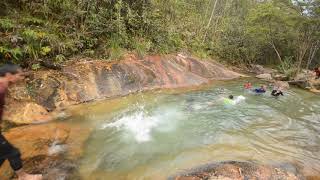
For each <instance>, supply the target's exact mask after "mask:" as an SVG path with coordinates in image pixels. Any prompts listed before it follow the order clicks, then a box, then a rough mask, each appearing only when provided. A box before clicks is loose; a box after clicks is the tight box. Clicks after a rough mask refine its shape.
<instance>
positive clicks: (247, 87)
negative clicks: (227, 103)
mask: <svg viewBox="0 0 320 180" xmlns="http://www.w3.org/2000/svg"><path fill="white" fill-rule="evenodd" d="M243 87H244V89H251V88H252V84H251V82H249V81H247V82H246V83H245V84H244V85H243Z"/></svg>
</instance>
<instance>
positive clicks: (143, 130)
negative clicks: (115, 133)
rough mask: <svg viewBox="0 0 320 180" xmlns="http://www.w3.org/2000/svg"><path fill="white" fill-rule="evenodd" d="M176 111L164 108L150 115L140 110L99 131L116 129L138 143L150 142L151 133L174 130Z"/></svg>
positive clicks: (104, 126)
mask: <svg viewBox="0 0 320 180" xmlns="http://www.w3.org/2000/svg"><path fill="white" fill-rule="evenodd" d="M178 113H179V112H178V111H177V109H172V108H165V109H157V110H156V111H153V112H151V113H148V112H146V111H144V109H143V108H140V109H139V110H138V111H135V112H133V113H131V114H129V115H125V116H122V117H120V118H119V119H118V120H116V121H115V122H112V123H107V124H104V125H103V126H102V128H101V129H106V128H116V129H117V130H124V131H125V132H126V133H127V132H129V133H130V134H132V135H133V137H134V139H135V140H136V141H137V142H139V143H143V142H148V141H150V140H152V132H153V131H155V130H157V131H159V132H167V131H172V130H174V129H175V122H173V120H172V119H177V117H178V116H180V114H178Z"/></svg>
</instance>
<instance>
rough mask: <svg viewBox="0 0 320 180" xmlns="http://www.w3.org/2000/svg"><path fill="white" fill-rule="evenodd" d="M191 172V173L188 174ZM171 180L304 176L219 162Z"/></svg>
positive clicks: (289, 179)
mask: <svg viewBox="0 0 320 180" xmlns="http://www.w3.org/2000/svg"><path fill="white" fill-rule="evenodd" d="M188 171H189V172H188ZM169 179H170V180H173V179H174V180H184V179H186V180H191V179H195V180H198V179H210V180H231V179H233V180H243V179H269V180H278V179H286V180H299V179H303V176H302V175H301V174H299V172H298V171H297V170H296V169H295V168H294V171H292V170H286V169H283V168H279V167H275V166H271V165H261V164H256V163H251V162H235V161H230V162H219V163H213V164H209V165H206V166H202V167H198V168H195V169H193V170H187V171H186V172H184V173H181V174H179V175H174V176H172V177H170V178H169Z"/></svg>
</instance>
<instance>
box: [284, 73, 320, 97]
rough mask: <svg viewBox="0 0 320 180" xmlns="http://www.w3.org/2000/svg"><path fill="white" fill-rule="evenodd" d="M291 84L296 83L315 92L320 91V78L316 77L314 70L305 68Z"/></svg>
mask: <svg viewBox="0 0 320 180" xmlns="http://www.w3.org/2000/svg"><path fill="white" fill-rule="evenodd" d="M289 84H290V85H295V86H298V87H300V88H303V89H307V90H310V91H311V92H314V93H320V79H316V77H315V74H314V72H312V71H309V70H303V71H302V72H301V73H299V74H298V75H297V76H296V77H295V78H294V80H292V81H289Z"/></svg>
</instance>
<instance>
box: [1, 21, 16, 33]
mask: <svg viewBox="0 0 320 180" xmlns="http://www.w3.org/2000/svg"><path fill="white" fill-rule="evenodd" d="M14 27H15V24H14V22H13V21H11V20H10V19H0V31H10V30H13V28H14Z"/></svg>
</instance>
